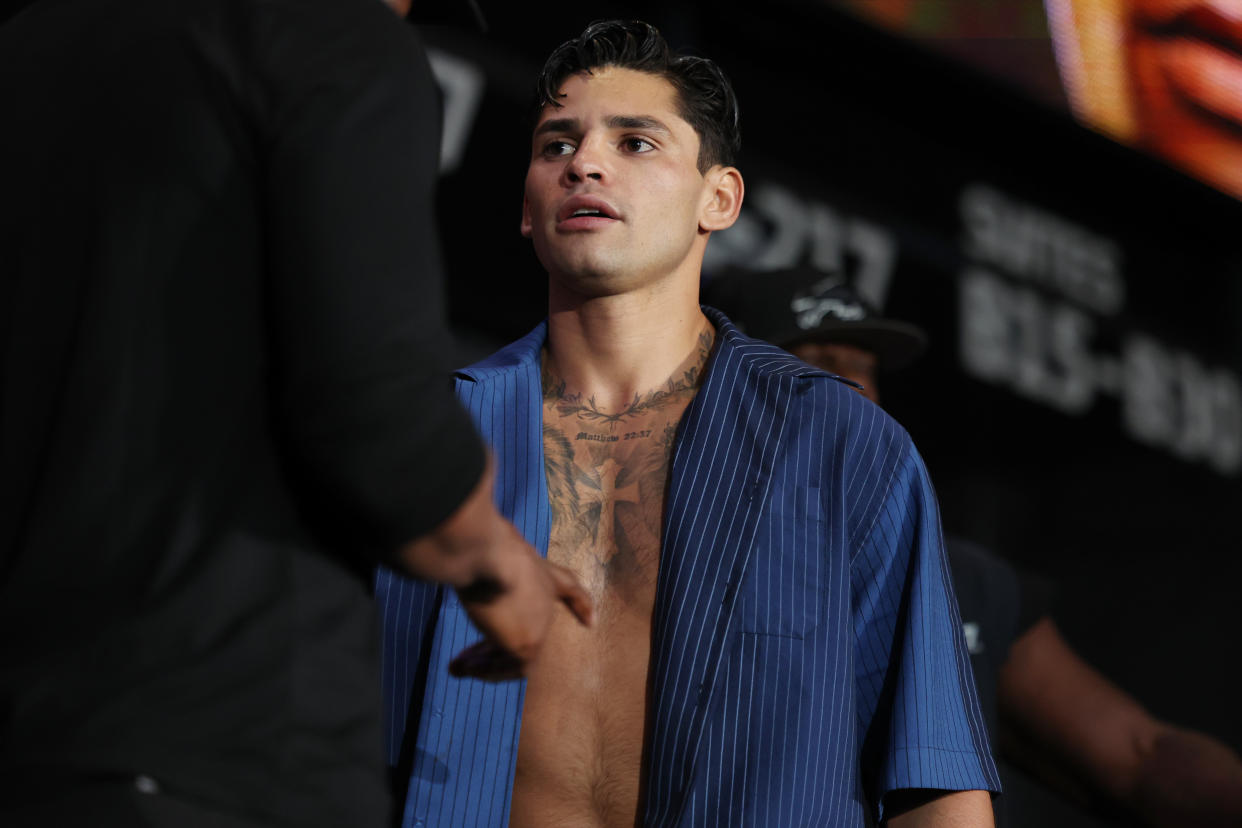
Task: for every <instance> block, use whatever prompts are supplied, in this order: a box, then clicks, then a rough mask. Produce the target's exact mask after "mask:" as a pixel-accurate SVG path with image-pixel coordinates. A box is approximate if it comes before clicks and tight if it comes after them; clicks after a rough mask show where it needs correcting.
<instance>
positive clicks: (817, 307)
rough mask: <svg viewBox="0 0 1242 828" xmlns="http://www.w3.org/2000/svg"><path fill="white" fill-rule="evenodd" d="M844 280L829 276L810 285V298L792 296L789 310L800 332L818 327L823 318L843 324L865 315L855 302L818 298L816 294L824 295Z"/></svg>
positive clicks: (860, 306) (824, 297) (825, 297)
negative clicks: (833, 319) (830, 317)
mask: <svg viewBox="0 0 1242 828" xmlns="http://www.w3.org/2000/svg"><path fill="white" fill-rule="evenodd" d="M843 281H844V280H843V279H841V278H840V277H837V276H830V277H829V278H827V279H823V280H821V281H819V282H816V283H815V284H814V285H811V294H812V295H810V296H794V298H793V301H791V302H790V303H789V309H790V310H792V311H793V312H794V321H795V322H797V324H798V327H799V328H801V329H802V330H804V331H805V330H809V329H811V328H814V327H816V326H818V325H819V323H820V322H822V321H823V319H824V317H825V316H832V317H834V318H836V319H840V320H842V321H843V322H855V321H857V320H859V319H862V318H863V317H865V316H866V315H867V311H866V309H865V308H863V306H862V305H860V304H858V303H857V302H842V301H841V300H840V299H836V298H834V297H832V296H819V295H816V294H821V293H825V292H827V291H829V290H831V289H832V288H834V287H836V286H837V285H839V284H841V283H842V282H843Z"/></svg>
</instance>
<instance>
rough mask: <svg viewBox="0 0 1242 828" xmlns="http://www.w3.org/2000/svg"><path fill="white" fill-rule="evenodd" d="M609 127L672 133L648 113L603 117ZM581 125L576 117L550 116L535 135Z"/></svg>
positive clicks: (565, 130)
mask: <svg viewBox="0 0 1242 828" xmlns="http://www.w3.org/2000/svg"><path fill="white" fill-rule="evenodd" d="M604 125H605V126H607V127H608V128H609V129H641V130H645V131H648V132H661V133H664V134H665V135H672V134H673V131H672V130H671V129H669V128H668V126H667V125H666V124H665V123H664V122H663V121H661V120H660V119H658V118H653V117H651V116H650V115H610V116H608V118H606V119H604ZM580 129H581V125H580V123H579V121H578V119H577V118H550V119H548V120H546V121H544V122H543V123H542V124H540V125H539V126H537V127H535V135H547V134H548V133H549V132H577V131H579V130H580Z"/></svg>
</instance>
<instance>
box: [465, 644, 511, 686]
mask: <svg viewBox="0 0 1242 828" xmlns="http://www.w3.org/2000/svg"><path fill="white" fill-rule="evenodd" d="M524 674H525V670H524V666H523V663H522V662H521V661H520V660H519V659H518V658H517V657H515V656H514V655H513V654H512V653H510V652H508V651H507V650H505V649H504V648H503V647H499V646H497V645H496V644H494V643H492V642H491V641H487V640H483V641H479V642H476V643H474V644H471V645H470V646H469V647H467V648H466V649H464V650H462V651H461V652H460V653H458V654H457V655H456V656H455V657H454V658H453V660H452V661H450V662H449V675H452V676H455V677H456V678H475V679H480V680H482V681H494V682H499V681H509V680H511V679H517V678H522V676H523V675H524Z"/></svg>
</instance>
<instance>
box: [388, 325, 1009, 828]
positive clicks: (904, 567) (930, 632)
mask: <svg viewBox="0 0 1242 828" xmlns="http://www.w3.org/2000/svg"><path fill="white" fill-rule="evenodd" d="M709 313H710V315H711V316H712V318H713V321H714V322H715V323H716V325H717V329H718V332H719V335H718V346H717V348H716V351H715V353H714V354H713V357H712V362H711V364H710V365H709V367H708V371H707V378H706V382H705V384H704V386H703V388H702V389H701V390H700V392H699V394H698V396H697V398H696V399H695V401H694V402H693V403H692V404H691V406H690V408H689V409H688V410H687V413H686V415H685V418H684V420H683V423H682V426H681V429H680V432H679V436H678V444H677V446H676V448H675V450H674V454H673V461H672V462H673V470H672V477H671V480H670V484H669V493H668V504H669V505H668V510H667V516H666V522H665V526H664V541H663V548H662V552H661V564H660V577H659V585H658V588H657V595H656V609H655V615H654V619H653V630H652V642H653V650H652V675H653V692H652V706H651V710H650V716H651V720H652V723H653V730H652V733H653V741H652V748H651V751H650V766H649V768H648V770H647V774H648V776H647V782H648V786H647V791H648V793H647V801H646V803H645V820H646V822H647V824H649V825H654V826H663V825H694V826H700V825H701V826H721V825H760V826H765V825H771V826H782V828H783V826H789V825H850V824H865V823H866V821H867V820H868V819H874V818H875V817H876V815H877V812H878V810H879V809H880V807H881V801H882V797H883V795H884V794H885V793H886V792H887V791H889V790H892V789H894V788H897V787H933V788H944V789H963V788H980V787H983V788H990V789H993V790H996V789H998V788H999V784H998V782H997V779H996V772H995V769H994V768H993V766H992V764H991V759H990V756H989V752H988V749H987V744H986V737H985V736H984V726H983V722H982V719H981V717H980V716H979V713H978V708H977V703H976V702H975V700H974V689H973V680H972V678H971V676H970V673H969V666H968V662H967V660H966V655H965V650H964V645H963V642H962V641H961V633H960V630H961V625H960V622H959V621H958V619H957V609H956V602H955V601H952V600H951V587H950V586H949V581H948V577H947V574H946V566H945V564H944V560H943V553H942V551H941V541H940V527H939V518H938V515H937V511H936V506H935V499H934V496H933V495H932V492H931V488H930V484H929V483H928V480H927V477H926V473H925V472H924V470H923V467H922V462H921V461H920V460H919V458H918V455H917V454H916V453H915V452H914V449H913V447H912V446H911V445H910V442H909V438H908V437H907V436H906V435H905V433H904V432H903V431H902V430H901V429H900V428H899V427H898V426H897V425H896V424H895V423H893V421H892V420H890V419H889V418H888V417H887V416H885V415H884V414H883V413H882V412H881V411H880V410H879V409H878V408H876V407H875V406H873V405H871V404H870V403H868V402H867V401H865V400H864V399H863V398H862V397H861V396H859V395H858V394H855V393H854V392H853V391H852V390H850V389H848V388H846V387H845V386H843V385H841V384H840V383H837V382H835V381H833V380H832V379H830V378H829V377H828V375H826V374H824V373H823V372H821V371H817V370H815V369H812V368H810V367H809V366H806V365H804V364H802V363H801V362H798V361H797V360H795V359H793V358H792V357H790V356H788V355H787V354H785V353H784V352H783V351H780V350H778V349H776V348H774V347H773V346H770V345H767V344H764V343H760V342H757V341H755V340H750V339H747V338H746V337H743V336H742V335H740V334H739V333H738V332H737V331H736V329H734V328H733V327H732V325H730V324H729V323H728V321H727V320H725V319H724V318H723V317H721V316H719V315H718V314H716V313H715V312H714V311H709ZM544 336H545V329H544V328H543V327H542V326H541V327H540V328H539V329H537V330H536V331H534V332H532V333H531V334H530V335H529V336H527V337H526V338H524V339H522V340H520V341H519V342H517V343H514V345H512V346H510V347H509V348H507V349H505V350H504V351H501V352H500V353H499V354H497V355H496V356H494V357H492V358H491V359H489V360H486V361H484V362H483V363H480V364H479V365H478V366H475V367H474V368H472V369H471V370H469V371H467V372H464V373H463V374H461V375H460V376H459V380H458V391H459V394H460V396H461V398H462V400H463V402H464V403H465V404H466V406H467V408H468V409H469V410H470V411H471V413H472V415H473V416H474V418H475V422H476V423H477V424H478V425H479V427H480V430H481V431H482V432H483V433H484V435H485V437H486V438H487V439H488V441H489V443H490V444H491V445H492V447H493V450H494V452H495V454H496V460H497V479H498V481H499V483H498V487H499V490H498V501H499V503H500V506H501V508H502V511H503V512H504V513H505V514H506V515H507V516H509V517H510V518H511V519H512V520H513V521H514V522H515V524H516V525H517V526H518V527H519V529H521V530H522V531H523V533H524V534H525V535H526V537H527V538H528V539H530V540H531V542H532V543H533V544H534V545H535V546H536V548H538V549H540V550H541V551H545V552H546V549H547V540H548V528H549V520H550V515H549V510H548V504H547V490H546V481H545V479H544V474H543V455H542V438H541V435H540V428H541V421H540V416H541V409H540V404H539V361H538V353H539V348H540V346H541V345H542V342H543V338H544ZM435 595H436V592H435V590H432V589H430V588H428V587H426V586H425V585H418V584H414V583H413V582H410V581H405V580H404V579H401V578H398V577H396V576H393V575H391V574H390V573H381V574H380V575H379V577H378V578H377V597H378V600H379V608H380V612H381V615H382V620H383V626H384V631H385V633H384V635H385V638H384V656H385V687H386V689H387V696H388V701H389V704H390V711H389V713H390V715H389V721H390V722H391V725H392V727H391V730H390V734H389V749H390V760H391V761H392V762H394V764H395V763H396V762H397V761H398V760H399V758H401V756H400V752H401V751H402V750H404V751H405V752H406V753H407V754H409V753H410V752H411V751H413V754H412V756H413V761H412V767H413V772H412V778H411V781H410V792H409V796H408V797H407V801H406V808H405V819H404V825H406V826H421V825H503V824H505V822H507V819H508V803H509V797H510V794H511V787H512V775H513V767H514V762H515V761H516V751H517V739H518V727H519V723H520V710H521V699H522V690H523V687H522V685H521V684H510V685H505V686H502V687H491V686H484V685H481V684H479V683H477V682H458V681H455V680H450V679H448V678H447V676H446V672H445V665H446V664H447V661H448V659H449V658H450V657H451V656H452V655H453V653H455V652H456V651H457V650H458V649H460V648H461V647H463V646H465V644H466V643H468V641H469V640H471V639H472V638H473V637H474V635H473V630H471V629H470V627H469V623H468V621H467V620H466V618H465V616H464V614H462V612H461V609H460V607H459V606H457V605H456V602H455V601H454V600H452V599H451V598H450V599H448V600H445V601H443V603H442V605H440V604H439V603H438V602H437V599H436V597H435ZM437 607H438V609H437ZM433 618H434V619H435V621H434V627H433V628H429V627H428V624H430V623H431V622H432V619H433ZM428 633H430V635H429V634H428ZM894 665H896V667H894ZM422 671H425V673H424V672H422ZM420 675H425V676H426V678H425V681H423V682H421V683H420V684H419V686H417V687H413V686H411V683H412V682H416V681H417V680H418V677H419V676H420ZM407 707H408V708H409V709H410V710H411V711H412V712H411V713H410V714H409V716H407V713H406V710H407ZM415 719H416V720H417V721H418V731H417V734H416V738H413V739H411V738H409V737H405V736H403V729H404V727H405V726H406V725H407V723H408V722H410V721H414V720H415ZM403 739H405V741H407V742H410V744H408V745H405V746H404V747H403V745H402V741H403Z"/></svg>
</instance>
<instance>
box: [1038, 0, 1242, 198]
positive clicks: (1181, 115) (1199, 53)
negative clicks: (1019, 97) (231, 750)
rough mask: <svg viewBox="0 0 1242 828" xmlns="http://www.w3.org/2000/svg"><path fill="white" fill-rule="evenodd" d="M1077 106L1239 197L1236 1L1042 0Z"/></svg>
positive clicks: (1240, 43) (1241, 147)
mask: <svg viewBox="0 0 1242 828" xmlns="http://www.w3.org/2000/svg"><path fill="white" fill-rule="evenodd" d="M1047 6H1048V18H1049V24H1050V28H1051V30H1052V35H1053V41H1054V43H1055V45H1056V53H1057V61H1058V64H1059V66H1060V69H1061V74H1062V78H1063V80H1064V82H1065V86H1066V91H1067V93H1068V95H1069V99H1070V105H1071V106H1072V107H1073V108H1074V112H1075V114H1076V115H1077V116H1078V117H1079V118H1081V119H1082V120H1084V121H1086V122H1087V123H1089V124H1091V125H1092V126H1095V127H1097V128H1099V129H1101V130H1102V131H1104V132H1106V133H1108V134H1110V135H1112V136H1113V137H1115V138H1118V139H1119V140H1122V141H1126V142H1128V143H1132V144H1134V145H1136V146H1139V147H1142V148H1144V149H1147V150H1150V151H1152V152H1154V153H1155V154H1157V155H1159V156H1161V157H1162V158H1165V159H1166V160H1168V161H1169V162H1171V163H1172V164H1174V165H1175V166H1177V167H1179V168H1181V169H1183V170H1185V171H1186V172H1189V173H1190V174H1192V175H1195V176H1197V177H1199V178H1201V179H1203V180H1204V181H1206V182H1208V183H1209V184H1212V185H1214V186H1216V187H1219V188H1220V189H1222V190H1224V191H1225V192H1228V193H1230V194H1232V195H1234V196H1237V197H1239V198H1242V0H1047Z"/></svg>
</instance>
